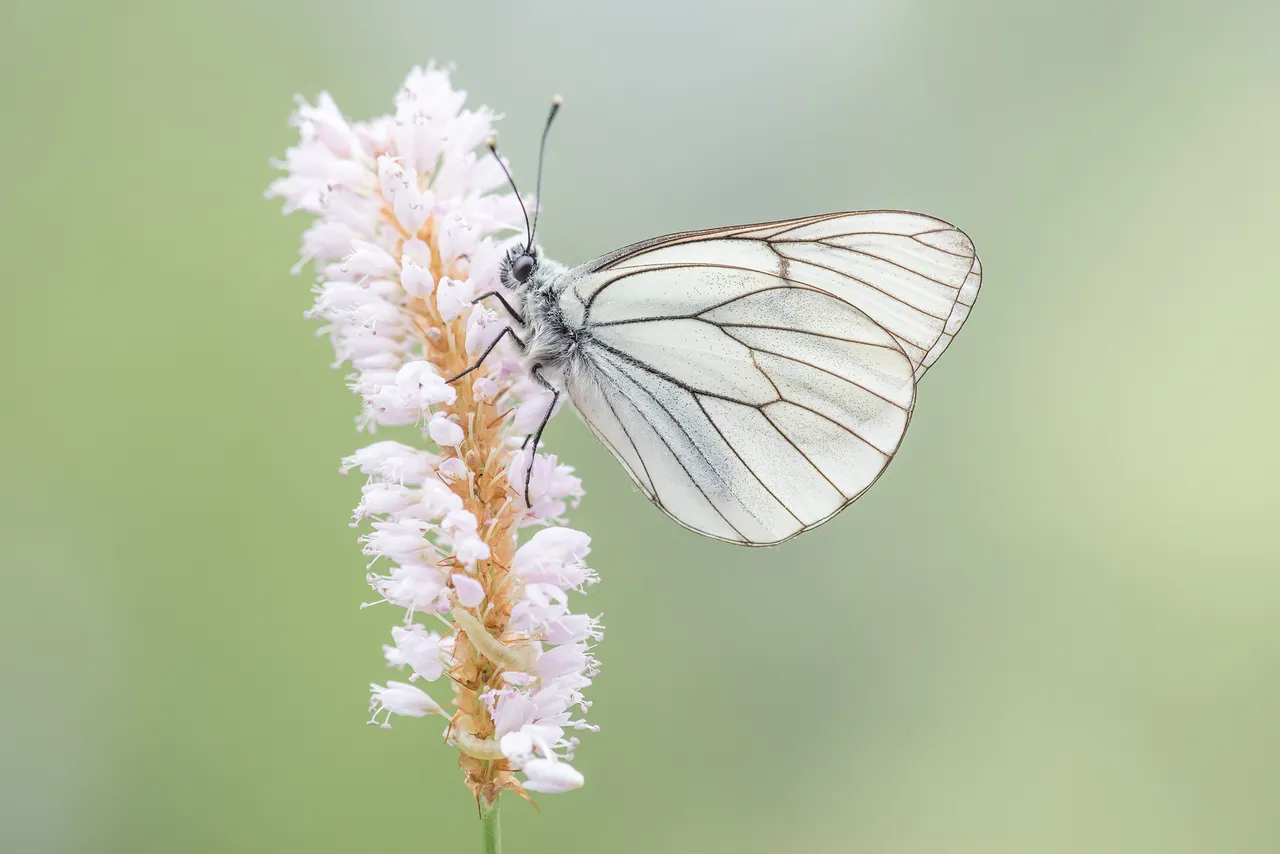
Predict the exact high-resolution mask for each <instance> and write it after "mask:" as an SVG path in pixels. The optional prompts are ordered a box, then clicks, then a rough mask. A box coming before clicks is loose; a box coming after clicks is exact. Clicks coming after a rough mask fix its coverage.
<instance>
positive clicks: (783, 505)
mask: <svg viewBox="0 0 1280 854" xmlns="http://www.w3.org/2000/svg"><path fill="white" fill-rule="evenodd" d="M769 382H770V383H772V382H773V380H769ZM693 402H694V403H696V404H698V410H699V411H700V412H701V413H702V415H703V417H704V418H706V419H707V423H708V424H710V425H711V427H712V429H714V430H715V431H716V435H717V436H719V437H720V441H722V442H724V443H725V445H726V446H727V447H728V448H729V450H731V451H733V455H734V456H735V457H737V458H738V462H740V463H742V467H743V468H744V469H746V470H747V471H749V472H751V476H752V477H754V478H755V479H756V483H758V484H760V485H761V486H763V487H764V491H765V492H767V493H769V497H770V498H772V499H773V500H774V501H776V502H778V506H779V507H781V508H782V509H783V510H786V511H787V513H788V514H789V515H790V516H791V518H792V519H795V520H796V521H797V522H799V523H800V527H801V528H803V527H804V526H805V525H804V520H803V519H801V518H800V517H799V516H797V515H796V514H795V513H794V512H793V511H792V509H791V508H790V507H788V506H787V502H785V501H783V500H782V499H781V498H779V497H778V495H777V493H775V492H774V491H773V489H772V488H770V486H769V484H767V483H765V482H764V478H762V477H760V475H758V474H756V470H755V469H753V468H752V467H751V464H750V463H748V462H747V461H746V460H744V459H743V458H742V454H740V453H738V449H737V448H735V447H734V446H733V443H732V442H730V441H729V437H728V436H726V435H725V434H724V431H723V430H721V429H720V425H719V424H717V423H716V422H715V419H714V418H712V417H711V414H710V413H709V412H707V408H706V407H705V406H703V405H702V401H701V400H700V399H699V397H698V395H696V394H695V395H693ZM743 405H746V404H743ZM751 408H752V409H755V410H756V411H757V412H759V411H760V409H759V407H755V406H753V407H751ZM772 423H773V422H770V424H772ZM840 494H841V495H843V494H844V493H843V492H842V493H840ZM738 503H739V504H741V505H742V506H743V507H746V506H747V502H745V501H742V500H739V501H738ZM752 515H755V514H752ZM761 521H762V522H763V520H761ZM765 527H766V529H767V527H768V526H767V525H766V526H765Z"/></svg>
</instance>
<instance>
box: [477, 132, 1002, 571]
mask: <svg viewBox="0 0 1280 854" xmlns="http://www.w3.org/2000/svg"><path fill="white" fill-rule="evenodd" d="M553 115H554V111H553ZM544 139H545V134H544ZM533 233H536V232H532V230H531V233H530V235H529V240H528V241H527V242H526V244H525V245H524V246H516V247H514V248H512V249H511V250H510V251H509V252H508V253H507V255H506V257H505V259H504V260H503V263H502V267H501V277H502V284H503V286H504V287H506V288H507V289H509V290H510V291H512V292H513V293H514V294H516V296H517V297H518V298H519V310H517V309H516V308H515V307H513V306H511V305H510V304H509V303H508V302H507V301H506V300H505V299H503V298H502V296H501V294H498V293H496V292H495V293H493V294H486V295H484V296H497V297H498V298H499V299H501V300H502V303H503V305H504V307H506V309H507V311H508V313H509V314H510V315H511V316H512V318H513V320H514V321H515V322H516V324H517V325H518V327H519V328H518V329H516V328H511V327H509V328H508V329H506V330H504V335H506V334H509V335H511V336H512V337H513V338H514V339H515V340H516V341H517V342H519V343H520V345H521V346H522V348H523V349H524V351H525V353H526V356H527V359H528V363H529V365H530V369H531V371H532V373H533V375H534V377H536V378H537V379H538V380H539V381H540V382H542V383H543V384H544V385H545V386H546V387H547V388H548V389H550V390H551V391H552V392H553V393H554V395H555V397H556V398H558V397H559V396H560V395H561V394H567V395H568V396H569V399H570V400H571V401H572V402H573V405H574V407H575V408H576V409H577V410H578V412H579V413H580V414H581V415H582V417H583V419H584V420H585V421H586V423H587V424H588V425H589V426H590V427H591V430H592V431H593V432H594V433H595V434H596V436H597V437H598V438H599V439H600V441H601V442H603V443H604V444H605V446H606V447H607V448H609V450H610V451H612V452H613V455H614V456H615V457H617V458H618V461H619V462H620V463H622V465H623V467H624V468H625V469H626V470H627V473H628V474H630V475H631V479H632V480H634V481H635V483H636V485H637V486H638V487H640V489H641V490H643V491H644V493H645V495H647V496H649V499H650V500H651V501H653V503H654V504H656V505H657V506H658V507H659V508H660V509H661V510H662V511H663V512H664V513H666V514H667V515H668V516H670V517H671V518H672V519H675V520H676V521H677V522H679V523H680V524H681V525H684V526H685V527H686V528H689V529H690V530H692V531H696V532H697V533H699V534H703V535H705V536H708V537H714V538H716V539H718V540H723V541H725V542H730V543H737V544H740V545H751V546H764V545H773V544H775V543H780V542H782V541H784V540H787V539H790V538H791V537H794V536H796V535H797V534H800V533H802V532H804V531H807V530H809V529H811V528H814V527H816V526H817V525H820V524H822V523H823V522H825V521H826V520H827V519H830V518H831V517H832V516H834V515H835V514H836V513H838V512H840V511H841V510H842V509H844V508H845V507H847V506H848V505H849V504H850V503H852V502H853V501H854V500H855V499H857V498H858V497H859V496H861V495H862V494H863V493H864V492H866V490H867V489H868V488H869V487H870V486H871V485H872V484H873V483H875V481H876V479H877V478H878V477H879V476H880V474H881V473H882V472H883V471H884V469H885V467H886V466H887V465H888V464H889V461H890V460H891V459H892V458H893V455H894V454H895V453H896V452H897V450H898V448H899V446H900V444H901V442H902V436H903V434H904V433H905V431H906V429H907V424H908V422H909V421H910V420H911V413H912V410H913V407H914V405H915V397H916V383H917V382H918V381H919V379H920V377H921V376H923V375H924V372H925V371H926V370H927V369H928V368H929V367H930V366H931V365H932V364H933V363H934V362H936V361H937V359H938V357H939V356H941V355H942V353H943V351H944V350H946V348H947V345H948V344H950V343H951V340H952V338H954V337H955V335H956V333H957V332H959V331H960V326H961V325H962V324H963V323H964V321H965V318H966V317H967V316H968V314H969V309H970V308H971V307H972V306H973V304H974V300H975V299H976V298H977V296H978V287H979V285H980V284H981V280H982V264H981V263H980V262H979V260H978V256H977V254H976V253H975V251H974V247H973V243H972V241H970V240H969V238H968V237H967V236H966V235H965V234H964V233H963V232H961V231H960V230H958V229H956V228H955V227H954V226H952V225H949V224H948V223H945V222H943V221H941V220H938V219H934V218H932V217H928V216H923V215H921V214H916V213H906V212H901V211H869V212H858V213H836V214H827V215H823V216H813V217H805V218H802V219H792V220H784V221H780V222H771V223H764V224H758V225H744V226H734V227H730V228H716V229H708V230H706V231H690V232H683V233H680V234H672V235H667V236H665V237H658V238H654V239H652V240H646V241H643V242H641V243H636V244H633V245H631V246H627V247H625V248H623V249H619V250H617V251H615V252H611V253H609V254H607V255H604V256H602V257H600V258H597V259H595V260H594V261H590V262H588V263H586V264H583V265H581V266H578V267H574V268H573V269H568V268H566V267H565V266H564V265H563V264H559V263H557V262H555V261H552V260H550V259H547V258H543V257H542V256H541V253H540V251H539V249H538V247H537V246H536V245H535V244H534V243H533V241H532V235H533ZM501 337H502V336H499V339H497V340H501ZM497 340H495V341H494V343H493V344H492V345H491V346H490V347H489V349H488V350H486V351H485V353H484V354H483V355H482V356H481V358H480V361H479V362H477V365H479V363H480V362H483V360H484V357H485V356H487V355H488V354H489V352H491V351H492V349H493V347H494V346H496V345H497ZM454 379H457V378H456V377H455V378H454ZM553 405H554V404H553ZM549 417H550V410H549V411H548V418H549ZM545 423H546V422H545V420H544V422H543V426H545ZM541 435H542V428H541V427H540V428H539V429H538V431H537V433H536V434H535V435H534V436H533V443H534V447H535V448H536V447H537V443H538V441H539V440H540V438H541ZM526 484H527V476H526ZM526 491H527V487H526ZM527 498H528V496H527V495H526V500H527Z"/></svg>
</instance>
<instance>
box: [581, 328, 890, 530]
mask: <svg viewBox="0 0 1280 854" xmlns="http://www.w3.org/2000/svg"><path fill="white" fill-rule="evenodd" d="M595 343H596V344H600V342H598V341H597V342H595ZM601 346H603V347H604V348H605V349H606V350H609V351H610V352H615V353H616V351H614V350H613V348H611V347H608V346H607V345H601ZM616 354H617V355H619V356H621V357H622V358H624V359H626V358H627V357H626V354H624V353H616ZM592 361H593V362H594V361H595V360H594V359H593V360H592ZM627 361H628V362H629V363H631V364H633V365H636V366H637V367H640V368H642V369H645V370H649V372H650V373H652V374H654V375H655V376H662V374H660V373H659V372H657V371H654V370H652V369H649V368H645V366H644V365H641V364H640V363H638V362H636V361H635V360H634V359H627ZM597 369H598V366H597ZM600 375H601V376H602V377H604V378H605V379H606V380H607V381H608V382H609V384H610V385H612V386H613V387H614V388H615V389H617V390H618V393H619V394H621V395H622V396H623V398H625V399H626V400H627V401H628V402H629V403H631V407H632V408H633V409H634V410H635V411H636V414H638V415H639V416H640V418H641V420H642V421H644V422H645V423H646V424H648V425H649V429H650V430H652V431H653V435H654V436H656V437H658V441H659V442H661V443H662V445H663V447H665V448H666V449H667V450H668V451H670V452H671V456H672V458H673V459H674V460H675V461H676V463H677V464H678V465H679V466H680V468H681V470H683V471H684V473H685V477H687V478H689V482H690V483H692V484H693V487H694V489H696V490H698V492H699V493H700V494H701V495H702V497H703V498H704V499H706V502H707V504H708V506H710V507H711V509H712V510H714V511H715V512H716V515H717V516H719V517H720V518H721V519H723V520H724V523H725V524H726V525H728V526H729V527H730V528H732V529H733V532H734V533H735V534H737V535H738V536H739V537H741V538H742V540H743V541H744V542H750V538H749V537H747V536H746V535H745V534H743V533H742V532H741V531H739V530H738V528H737V526H735V525H734V524H733V523H732V522H730V521H729V519H728V518H727V517H726V516H725V515H724V512H723V511H721V510H720V508H719V507H717V506H716V503H715V502H714V501H712V500H711V496H710V495H707V491H706V490H705V489H703V488H702V484H700V483H698V479H697V478H695V477H694V476H693V473H692V472H690V471H689V469H688V467H687V466H685V464H684V460H682V459H680V455H679V454H678V453H676V450H675V448H673V447H671V444H670V443H669V442H668V441H667V440H666V438H665V437H663V435H662V433H661V431H659V430H658V428H657V427H656V426H654V423H653V422H652V421H650V420H649V417H648V416H647V415H645V412H644V410H643V409H641V408H640V407H639V406H637V405H636V404H635V402H634V401H632V400H631V398H629V397H628V396H627V393H626V391H625V390H624V389H623V388H622V386H620V385H618V383H617V382H615V381H614V379H613V377H611V376H609V375H608V374H607V373H606V372H605V371H600ZM628 379H630V377H628ZM631 382H632V383H634V384H635V386H636V387H637V388H639V389H640V390H641V391H643V392H644V393H645V394H646V395H647V396H648V398H649V399H650V400H652V401H653V402H654V403H655V404H657V406H658V408H659V409H661V410H662V411H663V412H665V413H666V415H667V417H668V418H670V419H671V423H672V424H675V425H676V427H677V428H679V430H680V432H681V433H683V434H684V437H685V439H687V440H688V441H689V444H690V445H691V446H692V447H693V448H694V450H695V451H697V452H698V456H700V457H702V460H703V462H705V463H706V464H707V468H709V469H710V470H711V471H712V472H715V470H716V468H715V466H714V465H712V463H711V461H710V460H708V459H707V456H706V454H704V453H702V449H701V448H699V447H698V443H697V442H695V441H693V437H692V436H690V435H689V432H688V431H687V430H685V429H684V425H682V424H681V423H680V419H678V418H676V417H675V416H674V415H672V414H671V411H670V410H669V409H667V407H666V406H665V405H663V403H662V401H660V400H658V399H657V398H656V397H654V395H653V393H652V392H651V391H649V390H648V389H647V388H645V387H644V386H643V385H642V384H640V383H637V382H636V381H635V380H634V379H632V380H631ZM677 385H679V384H678V383H677ZM681 387H682V388H684V386H681ZM685 390H686V391H688V389H687V388H686V389H685ZM699 408H701V404H699ZM872 447H874V446H872ZM637 453H638V452H637ZM641 459H642V460H643V459H644V457H643V455H641ZM726 492H727V490H726ZM747 512H748V513H751V511H750V509H747ZM788 512H790V511H788ZM751 515H752V516H753V517H755V514H754V513H751ZM755 518H756V521H757V522H760V524H761V525H763V526H764V527H765V528H766V530H767V529H768V526H767V525H765V523H764V521H763V520H761V519H759V518H758V517H755Z"/></svg>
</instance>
